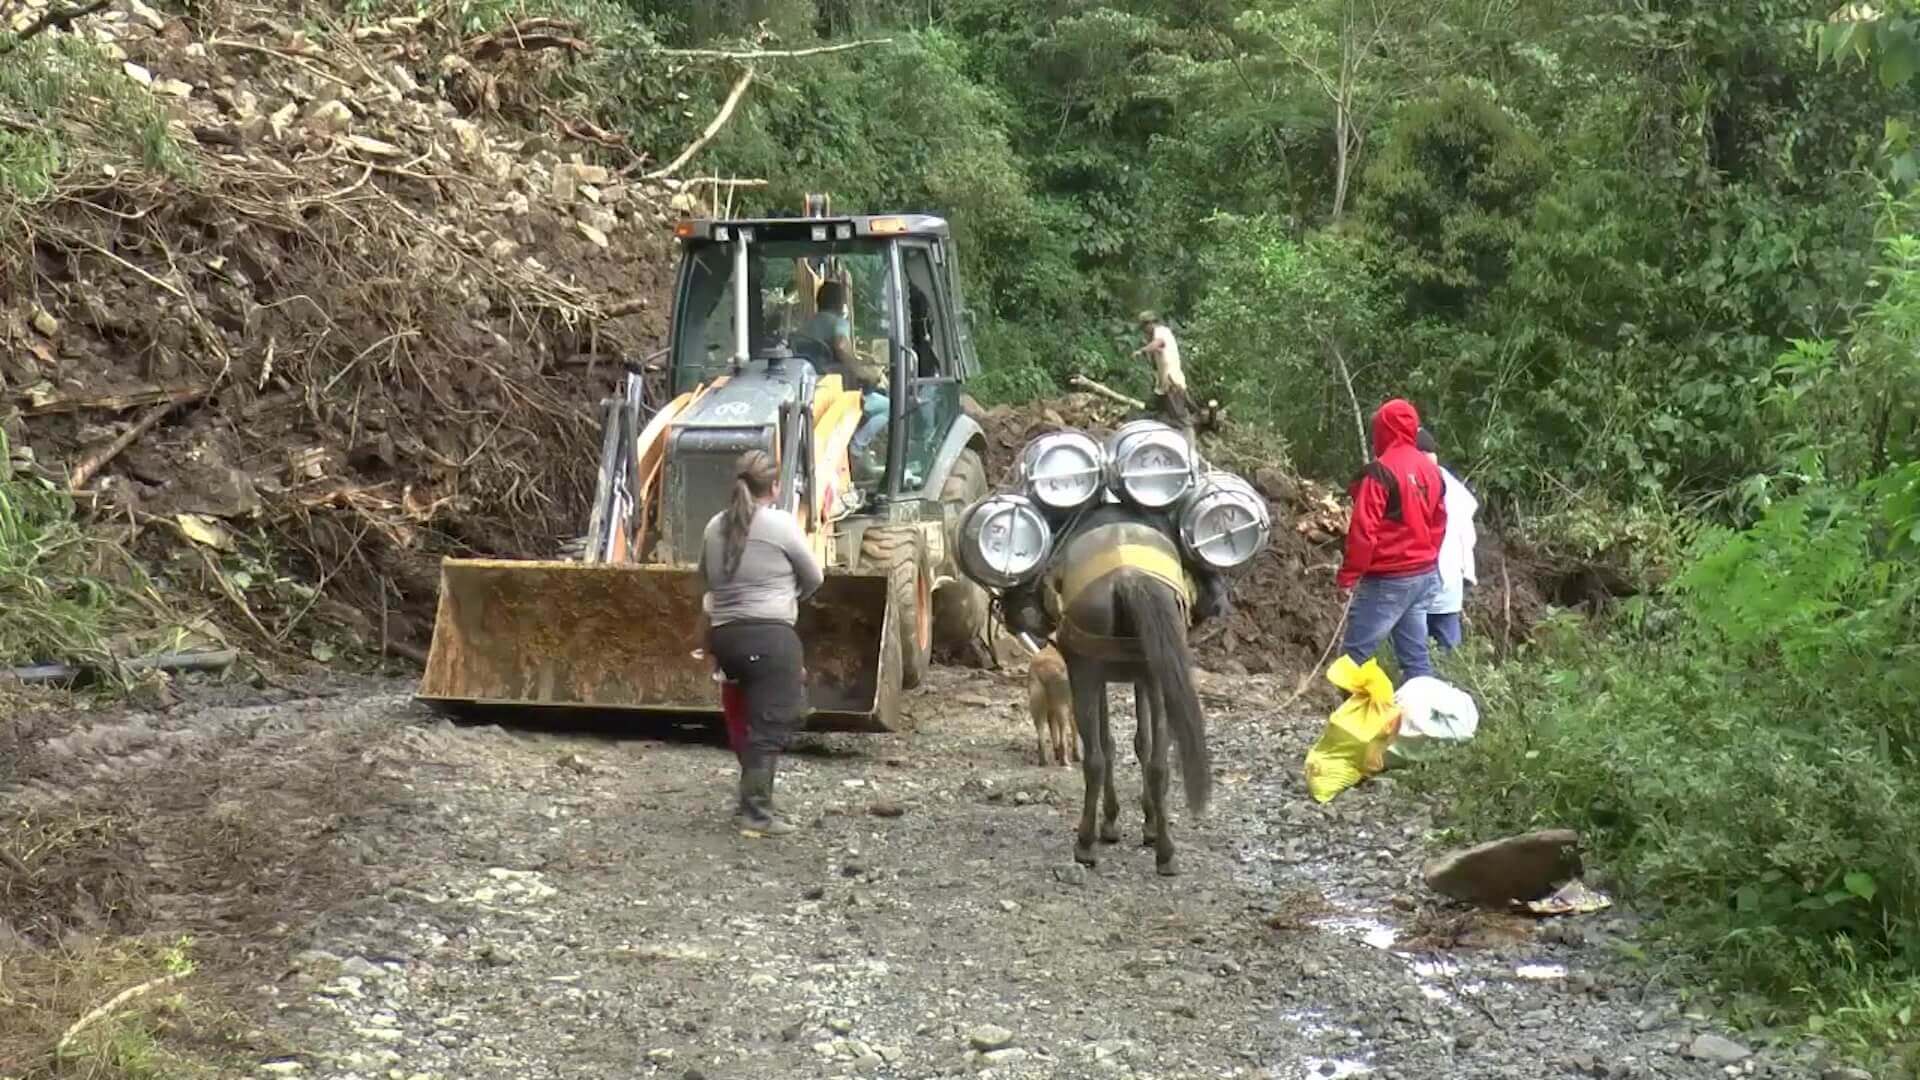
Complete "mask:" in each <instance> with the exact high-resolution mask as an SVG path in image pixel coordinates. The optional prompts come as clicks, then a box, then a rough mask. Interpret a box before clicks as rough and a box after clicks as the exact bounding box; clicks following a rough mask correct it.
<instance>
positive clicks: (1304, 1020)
mask: <svg viewBox="0 0 1920 1080" xmlns="http://www.w3.org/2000/svg"><path fill="white" fill-rule="evenodd" d="M1280 1019H1282V1020H1285V1021H1286V1022H1287V1023H1289V1024H1292V1025H1293V1026H1294V1027H1296V1028H1298V1029H1300V1034H1302V1035H1305V1036H1306V1037H1307V1038H1309V1039H1311V1038H1315V1037H1317V1036H1320V1035H1325V1034H1327V1033H1328V1032H1330V1031H1333V1030H1335V1029H1334V1026H1333V1025H1332V1024H1329V1023H1327V1022H1326V1019H1325V1018H1324V1017H1323V1015H1322V1014H1320V1013H1317V1012H1306V1011H1304V1010H1302V1011H1293V1012H1283V1013H1281V1014H1280Z"/></svg>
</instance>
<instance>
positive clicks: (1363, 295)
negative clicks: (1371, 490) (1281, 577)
mask: <svg viewBox="0 0 1920 1080" xmlns="http://www.w3.org/2000/svg"><path fill="white" fill-rule="evenodd" d="M1209 226H1210V229H1209V234H1208V235H1209V238H1210V239H1214V240H1215V243H1214V244H1213V245H1212V247H1213V251H1214V252H1215V255H1216V258H1217V259H1218V260H1219V262H1218V269H1219V271H1220V272H1221V274H1222V275H1223V277H1225V278H1226V279H1228V280H1231V281H1233V282H1234V288H1232V289H1219V290H1215V291H1212V292H1209V293H1208V294H1207V295H1206V296H1205V297H1204V298H1203V299H1202V300H1201V301H1200V303H1199V305H1198V306H1197V307H1196V308H1195V311H1194V315H1193V322H1192V326H1191V332H1190V336H1189V341H1190V343H1191V345H1190V348H1191V351H1192V355H1193V360H1192V361H1191V363H1190V364H1189V370H1190V379H1191V381H1192V382H1193V383H1194V385H1195V386H1196V388H1198V389H1200V390H1202V391H1203V392H1204V393H1207V394H1214V393H1217V394H1219V395H1220V396H1222V397H1224V398H1226V399H1227V400H1231V401H1233V402H1235V403H1236V406H1237V407H1238V410H1239V413H1240V415H1241V417H1242V418H1243V419H1245V420H1249V421H1252V422H1256V423H1260V424H1264V425H1267V426H1271V427H1273V428H1276V429H1278V430H1280V431H1284V432H1288V433H1289V434H1290V435H1291V436H1292V438H1294V439H1295V440H1297V441H1296V446H1297V450H1296V453H1299V454H1300V455H1301V461H1300V462H1299V463H1300V464H1301V465H1304V466H1307V467H1309V468H1312V469H1314V470H1315V471H1317V472H1321V473H1341V472H1351V471H1352V470H1353V469H1354V468H1356V467H1358V466H1359V465H1360V464H1361V463H1363V462H1364V461H1365V460H1366V457H1367V455H1368V454H1370V452H1371V451H1370V448H1369V447H1368V446H1367V445H1366V443H1365V442H1364V439H1365V436H1364V435H1363V434H1362V433H1361V431H1360V430H1359V429H1358V427H1357V424H1358V419H1357V418H1356V417H1355V415H1354V412H1355V404H1354V401H1353V400H1352V399H1350V398H1348V396H1347V389H1346V385H1345V379H1344V378H1343V377H1342V376H1341V375H1340V370H1341V365H1342V364H1343V363H1344V364H1345V365H1346V366H1347V369H1348V370H1349V371H1350V372H1357V373H1358V375H1357V376H1356V383H1357V386H1356V393H1357V394H1359V395H1363V396H1362V397H1360V400H1361V401H1367V402H1371V401H1373V400H1375V396H1376V394H1377V392H1378V391H1379V390H1380V389H1381V388H1383V387H1386V386H1391V385H1393V384H1394V382H1395V381H1396V373H1395V372H1394V371H1393V367H1394V362H1395V359H1396V357H1395V356H1394V355H1393V353H1392V352H1391V351H1389V350H1382V349H1379V345H1380V344H1381V332H1382V330H1383V328H1384V322H1385V318H1386V312H1387V308H1388V306H1389V304H1388V300H1387V297H1386V295H1385V290H1384V289H1383V287H1382V286H1381V284H1380V281H1381V278H1380V275H1379V274H1378V273H1377V272H1376V271H1375V268H1374V267H1372V266H1370V265H1368V262H1367V259H1366V249H1365V248H1364V246H1363V245H1361V244H1359V243H1358V242H1356V241H1355V240H1353V239H1352V238H1351V237H1349V236H1347V235H1344V234H1341V233H1335V232H1317V233H1313V234H1310V235H1309V236H1307V237H1306V238H1304V239H1302V240H1295V239H1293V238H1292V237H1291V236H1289V235H1288V232H1287V230H1286V228H1285V226H1284V224H1283V223H1282V222H1280V221H1278V220H1276V219H1275V218H1273V217H1271V216H1261V217H1256V218H1236V217H1232V216H1228V215H1220V216H1217V217H1215V218H1214V219H1212V220H1211V221H1210V222H1209Z"/></svg>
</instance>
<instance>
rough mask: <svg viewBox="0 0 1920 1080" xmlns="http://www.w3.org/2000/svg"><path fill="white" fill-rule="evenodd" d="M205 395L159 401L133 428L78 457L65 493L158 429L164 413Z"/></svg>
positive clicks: (202, 391) (203, 392)
mask: <svg viewBox="0 0 1920 1080" xmlns="http://www.w3.org/2000/svg"><path fill="white" fill-rule="evenodd" d="M206 396H207V391H206V389H205V388H204V387H203V388H201V389H199V390H197V391H195V392H194V393H191V394H186V395H182V396H180V397H178V398H177V399H174V400H171V401H163V402H161V403H160V404H158V405H155V406H154V407H153V408H152V409H151V410H149V411H148V412H147V413H146V415H144V416H142V417H141V418H140V419H138V420H135V421H134V422H133V426H131V427H129V428H127V430H126V431H124V432H122V433H121V434H120V437H119V438H116V439H114V440H113V441H112V442H110V443H108V444H107V445H105V446H103V447H101V448H100V449H98V450H95V451H94V452H92V453H90V454H88V455H87V456H86V457H83V458H81V459H80V461H79V463H78V464H76V465H74V467H73V471H72V473H71V474H70V475H69V476H68V479H67V488H68V490H70V491H79V490H80V489H82V488H84V487H86V486H87V483H88V482H89V481H91V480H92V479H93V477H94V474H96V473H98V472H99V471H100V470H101V469H103V468H105V467H106V465H107V463H108V462H111V461H112V460H113V459H114V458H117V457H119V456H120V452H121V451H122V450H125V449H126V448H127V447H129V446H132V445H133V444H134V442H135V441H136V440H138V439H139V438H140V436H142V435H145V434H146V433H147V432H149V431H152V430H153V429H154V428H155V427H157V426H159V423H160V421H162V420H164V419H166V418H167V414H168V413H170V412H172V411H173V410H175V409H177V408H179V407H180V406H182V405H186V404H189V403H191V402H194V401H198V400H200V399H201V398H203V397H206Z"/></svg>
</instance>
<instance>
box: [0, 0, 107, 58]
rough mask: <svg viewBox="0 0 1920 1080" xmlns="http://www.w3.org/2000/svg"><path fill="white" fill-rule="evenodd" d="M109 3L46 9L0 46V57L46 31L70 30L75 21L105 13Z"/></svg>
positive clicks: (97, 1)
mask: <svg viewBox="0 0 1920 1080" xmlns="http://www.w3.org/2000/svg"><path fill="white" fill-rule="evenodd" d="M111 3H112V0H93V2H92V3H90V4H82V5H81V6H79V7H63V8H48V9H47V10H46V12H45V13H43V14H42V15H41V16H40V17H39V18H38V19H35V20H34V21H33V23H32V24H31V25H29V26H28V27H27V28H26V29H25V30H22V31H20V32H19V33H18V34H15V35H14V37H13V40H12V41H9V42H6V43H5V44H0V56H4V55H6V54H7V53H10V52H12V51H13V50H15V49H17V48H19V47H20V46H22V45H24V44H26V43H27V42H29V41H32V40H33V39H34V38H36V37H39V36H40V35H41V34H43V33H45V32H47V31H48V30H67V29H70V28H72V26H73V23H74V20H75V19H84V18H86V17H87V16H89V15H92V14H95V13H97V12H101V11H105V10H106V9H107V6H108V5H109V4H111Z"/></svg>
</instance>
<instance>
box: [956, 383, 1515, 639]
mask: <svg viewBox="0 0 1920 1080" xmlns="http://www.w3.org/2000/svg"><path fill="white" fill-rule="evenodd" d="M974 415H975V417H976V418H977V419H978V420H979V421H980V423H981V426H982V427H983V428H984V429H985V430H986V433H987V442H988V446H989V453H990V455H991V457H992V460H991V462H990V463H989V468H990V469H991V470H992V471H993V474H994V477H995V480H996V483H1010V482H1012V480H1013V478H1014V471H1015V469H1016V468H1017V465H1018V460H1019V455H1020V452H1021V450H1022V449H1024V448H1025V447H1026V445H1027V443H1028V442H1030V441H1031V440H1032V439H1034V438H1035V437H1037V436H1039V435H1042V434H1045V433H1046V432H1049V431H1057V430H1060V429H1063V428H1077V429H1079V430H1082V431H1086V432H1089V433H1091V434H1093V435H1095V436H1096V437H1101V436H1105V435H1106V434H1107V433H1109V432H1111V431H1112V430H1113V429H1114V428H1115V427H1117V426H1118V425H1119V424H1121V423H1123V422H1124V421H1125V420H1127V419H1128V418H1129V414H1128V413H1127V411H1126V410H1125V408H1124V407H1123V406H1120V405H1116V404H1114V403H1113V402H1110V401H1108V400H1106V399H1104V398H1100V397H1097V396H1094V395H1091V394H1073V395H1069V396H1067V397H1064V398H1058V399H1054V400H1049V401H1041V402H1034V403H1031V404H1027V405H1022V406H1017V407H1015V406H1005V405H1002V406H996V407H994V408H992V409H985V410H981V409H976V410H974ZM1244 435H1245V433H1243V432H1237V431H1235V430H1233V429H1232V428H1231V427H1230V426H1229V427H1223V428H1222V429H1221V430H1218V431H1216V432H1214V433H1211V434H1208V433H1203V434H1202V435H1201V436H1200V440H1201V448H1202V452H1203V453H1205V454H1206V455H1207V456H1208V458H1209V459H1210V460H1213V461H1215V462H1216V463H1217V464H1219V465H1221V466H1223V467H1226V468H1230V469H1233V470H1234V471H1236V472H1238V473H1240V474H1241V475H1243V476H1245V477H1246V478H1247V479H1248V480H1250V481H1252V482H1253V485H1254V487H1255V488H1257V489H1258V490H1259V491H1260V493H1261V494H1262V495H1264V496H1265V497H1266V499H1267V504H1268V508H1269V509H1270V510H1271V511H1272V514H1273V541H1272V543H1271V544H1270V545H1269V546H1268V548H1267V550H1266V551H1265V552H1264V553H1262V554H1261V556H1260V557H1259V558H1258V559H1257V560H1255V561H1254V563H1253V565H1251V566H1249V567H1247V568H1245V569H1243V570H1242V571H1240V572H1239V573H1238V574H1236V575H1235V576H1234V578H1233V605H1234V611H1233V613H1232V614H1231V615H1230V616H1229V617H1228V618H1226V619H1223V620H1216V621H1214V622H1211V623H1209V624H1207V625H1204V626H1202V627H1200V628H1199V630H1197V631H1196V632H1195V636H1194V643H1195V646H1196V653H1197V655H1198V657H1199V659H1200V661H1201V663H1203V664H1204V665H1206V666H1207V667H1208V668H1209V669H1211V670H1214V671H1220V672H1225V673H1235V672H1247V673H1254V674H1260V673H1267V672H1284V673H1298V672H1306V671H1311V670H1313V669H1314V668H1315V666H1316V665H1318V664H1320V663H1321V662H1323V660H1324V659H1325V658H1326V657H1327V656H1328V654H1329V653H1330V651H1331V649H1332V648H1333V647H1336V646H1337V644H1338V643H1337V641H1335V636H1336V635H1337V634H1338V633H1339V631H1340V628H1341V625H1342V618H1343V615H1344V611H1343V601H1342V599H1341V597H1340V595H1339V593H1338V592H1337V591H1336V590H1335V588H1334V573H1335V571H1337V570H1338V569H1339V566H1340V561H1341V556H1342V554H1343V553H1344V544H1345V540H1346V521H1347V502H1346V499H1345V498H1344V496H1343V495H1341V494H1340V493H1339V492H1337V491H1336V490H1335V489H1333V488H1331V487H1329V486H1327V485H1325V484H1322V483H1319V482H1317V481H1314V480H1310V479H1306V478H1303V477H1300V476H1298V475H1296V474H1294V472H1293V471H1292V469H1291V468H1290V467H1289V466H1288V464H1287V463H1286V462H1285V461H1284V460H1274V461H1264V460H1259V459H1258V455H1257V454H1254V455H1249V453H1248V451H1246V450H1245V449H1244V448H1245V447H1247V446H1249V445H1258V442H1259V440H1253V439H1248V438H1246V437H1244ZM1508 559H1509V556H1508V544H1507V542H1506V541H1505V540H1503V539H1502V538H1501V537H1500V536H1499V535H1498V534H1497V533H1496V532H1495V531H1494V530H1492V529H1490V528H1489V527H1488V526H1487V525H1486V524H1485V523H1484V522H1483V523H1482V524H1481V529H1480V544H1479V550H1478V552H1477V563H1478V567H1477V569H1478V573H1479V578H1480V585H1479V587H1478V588H1477V589H1474V590H1470V592H1469V594H1468V610H1467V617H1468V619H1469V620H1470V621H1471V622H1472V624H1473V625H1474V626H1475V627H1476V632H1477V633H1479V634H1481V635H1483V636H1487V637H1491V638H1496V639H1497V640H1499V641H1501V642H1502V643H1503V644H1505V645H1510V644H1512V643H1515V642H1517V641H1519V640H1521V639H1523V638H1524V637H1525V636H1526V635H1527V634H1528V633H1529V632H1530V631H1531V630H1532V628H1533V626H1534V624H1535V623H1536V622H1538V621H1539V619H1540V617H1541V616H1542V615H1543V614H1544V612H1545V608H1546V604H1545V601H1544V600H1543V599H1542V596H1541V592H1540V585H1539V584H1538V583H1537V582H1536V580H1535V578H1536V576H1537V574H1536V571H1535V569H1534V568H1533V566H1532V564H1531V563H1526V564H1524V565H1523V564H1522V562H1521V561H1519V560H1518V559H1516V561H1515V562H1514V563H1513V565H1512V566H1509V565H1508Z"/></svg>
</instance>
